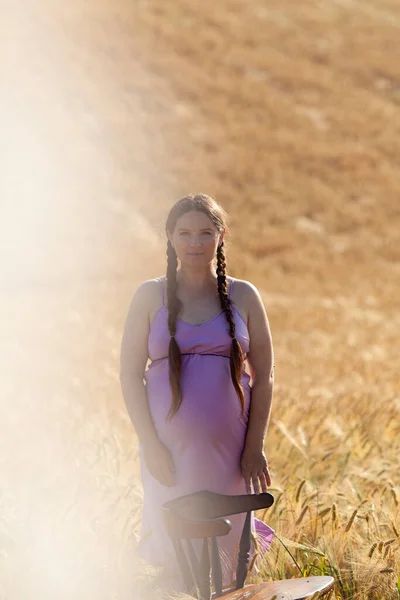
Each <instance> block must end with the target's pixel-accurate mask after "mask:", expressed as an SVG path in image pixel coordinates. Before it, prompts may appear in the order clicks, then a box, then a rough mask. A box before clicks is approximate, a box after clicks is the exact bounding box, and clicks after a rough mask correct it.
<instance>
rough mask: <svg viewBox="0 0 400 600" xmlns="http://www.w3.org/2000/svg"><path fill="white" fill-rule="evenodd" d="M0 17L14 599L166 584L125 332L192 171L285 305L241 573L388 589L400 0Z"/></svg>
mask: <svg viewBox="0 0 400 600" xmlns="http://www.w3.org/2000/svg"><path fill="white" fill-rule="evenodd" d="M0 33H1V39H2V48H3V52H2V77H1V83H0V86H1V87H0V89H1V111H0V124H1V131H2V136H1V137H2V144H1V146H0V148H1V150H0V152H1V180H0V195H1V198H0V216H1V219H0V227H1V236H0V248H1V255H2V257H3V260H2V268H1V271H0V305H1V313H2V319H1V338H0V339H1V345H0V356H1V359H2V366H3V368H2V370H1V404H0V406H1V425H0V427H1V430H0V462H1V487H0V575H1V576H0V599H1V600H20V599H21V600H22V599H24V600H25V599H29V600H32V599H35V600H36V599H37V600H39V599H40V600H47V599H49V600H55V599H57V600H64V599H65V600H67V599H68V600H72V599H74V600H79V599H81V598H82V599H83V598H85V600H94V599H96V600H101V599H103V598H104V599H106V598H107V600H114V599H115V600H153V599H155V598H161V597H164V596H165V597H167V595H168V594H167V592H164V591H162V590H161V589H159V580H158V573H157V572H156V571H154V570H152V569H151V568H148V567H146V565H144V564H141V563H140V561H138V559H137V558H136V556H135V549H136V545H137V540H138V535H139V527H140V510H141V504H142V498H143V494H142V488H141V483H140V476H139V466H138V456H137V441H136V437H135V433H134V430H133V427H132V425H131V423H130V421H129V418H128V416H127V412H126V409H125V406H124V403H123V399H122V394H121V390H120V385H119V379H118V370H119V344H120V338H121V333H122V327H123V323H124V319H125V315H126V312H127V308H128V305H129V302H130V299H131V296H132V294H133V292H134V290H135V288H136V286H137V285H138V283H139V282H141V281H143V280H144V279H148V278H151V277H155V276H159V275H161V274H162V273H164V272H165V264H166V263H165V249H166V245H165V239H164V233H163V227H164V222H165V218H166V215H167V212H168V209H169V207H170V206H171V204H172V203H173V202H174V201H175V200H176V199H178V198H179V197H180V196H182V195H184V194H186V193H188V192H205V193H208V194H211V195H213V196H215V198H216V199H217V200H218V201H220V202H221V203H222V204H223V206H224V207H225V209H226V210H227V211H228V213H229V215H230V235H229V243H228V271H229V273H230V274H231V275H233V276H234V277H238V278H242V279H246V280H249V281H251V282H252V283H254V284H255V285H256V286H257V287H258V289H259V290H260V292H261V294H262V297H263V300H264V303H265V306H266V309H267V313H268V317H269V320H270V324H271V329H272V335H273V342H274V349H275V378H276V383H275V391H274V402H273V411H272V418H271V423H270V428H269V431H268V436H267V440H266V454H267V456H268V460H269V463H270V467H271V472H272V490H271V491H272V493H273V494H274V496H275V504H274V506H273V507H272V508H271V509H270V510H269V511H268V513H266V514H265V515H260V516H261V517H264V518H265V520H266V521H267V522H268V524H269V525H270V526H271V527H273V528H274V529H275V530H276V533H277V536H276V538H275V539H274V541H273V543H272V545H271V548H270V550H269V552H268V553H267V555H266V556H265V557H263V561H262V567H261V572H260V574H259V575H258V576H255V575H253V576H252V577H253V580H256V579H257V577H258V578H262V579H274V578H287V577H292V576H300V575H318V574H332V575H333V576H334V577H335V580H336V584H335V589H334V592H333V594H332V596H331V597H332V598H335V599H338V600H339V599H348V600H350V599H351V600H353V599H354V600H367V599H368V600H394V599H396V598H397V599H398V598H400V506H399V503H400V458H399V456H400V419H399V417H400V396H399V392H400V377H399V358H398V356H399V346H398V334H399V325H400V313H399V310H398V307H399V300H400V293H399V275H400V239H399V238H400V235H399V232H400V204H399V197H400V169H399V157H400V67H399V64H400V62H399V56H400V4H399V2H398V0H380V1H379V2H378V0H304V1H303V2H298V1H297V0H284V1H282V0H281V1H280V2H278V1H276V0H271V1H270V2H268V3H266V2H262V1H261V0H254V1H253V2H252V3H247V2H245V1H244V0H230V1H228V0H221V1H220V2H219V3H212V2H211V1H205V2H203V3H200V4H195V3H192V2H188V1H187V0H175V1H174V3H165V2H162V1H161V0H133V1H132V2H128V1H127V0H115V2H113V3H109V2H106V1H105V0H98V1H97V2H94V0H86V1H85V2H83V1H82V0H72V1H71V2H69V3H54V2H53V3H50V2H49V1H48V0H37V2H35V3H27V2H25V3H20V4H18V3H13V4H12V3H11V2H5V3H2V19H1V23H0ZM250 580H251V578H250ZM172 596H173V594H172Z"/></svg>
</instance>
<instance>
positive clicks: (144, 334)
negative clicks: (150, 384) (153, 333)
mask: <svg viewBox="0 0 400 600" xmlns="http://www.w3.org/2000/svg"><path fill="white" fill-rule="evenodd" d="M158 285H159V283H158V282H156V281H154V280H153V281H145V282H144V283H142V284H141V285H140V286H139V287H138V289H137V290H136V292H135V295H134V296H133V299H132V302H131V305H130V307H129V311H128V315H127V317H126V320H125V326H124V332H123V335H122V341H121V358H120V382H121V388H122V392H123V395H124V400H125V405H126V408H127V411H128V414H129V417H130V419H131V421H132V423H133V426H134V427H135V430H136V433H137V436H138V438H139V441H140V443H141V446H142V448H143V458H144V461H145V463H146V466H147V468H148V470H149V471H150V473H151V474H152V476H153V477H154V478H155V479H157V481H159V482H160V483H161V484H162V485H165V486H168V487H171V486H173V485H175V466H174V462H173V458H172V455H171V452H170V450H169V449H168V448H167V447H166V446H165V445H164V444H163V443H162V442H161V440H160V439H159V437H158V434H157V431H156V428H155V426H154V422H153V419H152V417H151V413H150V409H149V404H148V400H147V393H146V387H145V384H144V380H143V378H144V371H145V368H146V363H147V359H148V350H147V346H148V337H149V329H150V324H149V308H150V307H151V306H152V299H153V298H154V294H155V293H159V290H158V289H157V290H155V286H158Z"/></svg>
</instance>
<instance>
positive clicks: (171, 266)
mask: <svg viewBox="0 0 400 600" xmlns="http://www.w3.org/2000/svg"><path fill="white" fill-rule="evenodd" d="M167 257H168V262H167V298H168V330H169V334H170V336H171V339H170V342H169V348H168V363H169V382H170V385H171V391H172V404H171V408H170V410H169V413H168V417H167V418H168V419H171V417H173V416H174V414H175V413H176V412H177V410H178V408H179V407H180V405H181V403H182V390H181V386H180V376H181V367H182V355H181V351H180V349H179V346H178V343H177V341H176V339H175V334H176V320H177V318H178V314H179V311H180V309H181V302H180V301H179V299H178V297H177V293H176V289H177V285H176V271H177V267H178V259H177V256H176V252H175V250H174V248H173V246H172V244H171V242H170V241H169V240H168V245H167Z"/></svg>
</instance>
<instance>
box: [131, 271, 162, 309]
mask: <svg viewBox="0 0 400 600" xmlns="http://www.w3.org/2000/svg"><path fill="white" fill-rule="evenodd" d="M164 279H165V278H163V277H155V278H154V279H146V281H142V282H141V283H140V284H139V285H138V286H137V288H136V290H135V293H134V295H135V296H137V297H140V298H141V299H142V300H143V301H144V302H148V303H149V306H151V305H152V304H153V303H154V302H156V303H157V301H158V300H159V299H160V297H162V288H163V286H164Z"/></svg>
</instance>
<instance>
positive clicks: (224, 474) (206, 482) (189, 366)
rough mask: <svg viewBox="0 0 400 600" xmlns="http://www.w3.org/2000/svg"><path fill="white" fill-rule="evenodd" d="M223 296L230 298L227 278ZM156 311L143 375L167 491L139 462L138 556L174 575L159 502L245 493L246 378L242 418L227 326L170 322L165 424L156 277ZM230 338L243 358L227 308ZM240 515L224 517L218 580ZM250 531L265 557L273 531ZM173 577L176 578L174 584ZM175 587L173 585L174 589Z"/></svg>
mask: <svg viewBox="0 0 400 600" xmlns="http://www.w3.org/2000/svg"><path fill="white" fill-rule="evenodd" d="M230 279H231V285H230V290H229V296H231V294H232V287H233V281H234V280H233V278H230ZM159 282H160V290H161V295H162V296H161V297H162V306H161V307H160V308H159V310H158V311H157V312H156V314H155V315H154V318H153V320H152V323H151V326H150V333H149V340H148V353H149V358H150V360H151V364H150V366H149V368H148V370H147V371H146V372H145V380H146V391H147V398H148V403H149V408H150V412H151V415H152V418H153V421H154V424H155V427H156V430H157V433H158V436H159V438H160V439H161V441H162V442H163V443H164V444H165V445H166V446H167V447H168V448H169V450H170V451H171V454H172V458H173V460H174V464H175V469H176V472H175V481H176V485H175V486H174V487H166V486H163V485H162V484H160V483H159V482H158V481H157V480H155V479H154V478H153V477H152V475H151V474H150V472H149V471H148V470H147V468H146V465H145V463H144V461H143V459H142V454H141V447H140V446H139V455H140V459H141V475H142V482H143V491H144V504H143V512H142V532H141V533H142V535H141V542H140V547H139V553H140V555H141V556H142V558H144V559H145V560H146V561H147V562H149V563H150V564H153V565H159V566H166V567H167V569H168V571H169V572H170V573H175V574H177V572H178V570H177V564H176V559H175V555H174V551H173V547H172V544H171V542H170V540H169V538H168V536H167V535H166V532H165V530H164V525H163V522H162V518H161V514H160V507H161V505H162V504H163V503H164V502H167V501H168V500H171V499H173V498H177V497H179V496H183V495H185V494H190V493H192V492H196V491H200V490H210V491H212V492H217V493H221V494H232V495H234V494H245V493H246V488H245V481H244V478H243V475H242V473H241V470H240V458H241V455H242V451H243V447H244V442H245V435H246V427H247V422H248V413H249V406H250V394H251V387H250V384H249V382H250V377H249V375H248V374H247V373H246V371H245V370H244V368H243V373H242V385H243V389H244V395H245V410H244V415H243V416H241V415H240V410H241V406H240V400H239V398H238V396H237V393H236V391H235V389H234V387H233V384H232V379H231V373H230V362H229V357H230V352H231V344H232V340H231V337H230V335H229V329H228V322H227V320H226V317H225V314H224V313H223V312H222V311H221V312H220V313H219V314H218V315H217V316H216V317H214V318H213V319H211V320H209V321H207V322H206V323H203V324H202V325H192V324H190V323H187V322H186V321H183V320H182V319H178V320H177V328H176V341H177V343H178V345H179V348H180V350H181V353H182V372H181V388H182V398H183V399H182V404H181V406H180V408H179V410H178V412H177V413H176V414H175V416H174V417H172V419H171V420H170V421H166V417H167V414H168V411H169V409H170V406H171V390H170V385H169V377H168V346H169V342H170V335H169V331H168V309H167V308H166V306H165V304H164V291H163V290H164V288H163V280H162V279H161V278H159ZM232 309H233V316H234V321H235V325H236V338H237V340H238V341H239V343H240V345H241V347H242V350H243V353H244V354H245V356H246V354H247V352H248V351H249V341H250V340H249V332H248V329H247V325H246V323H245V321H244V319H243V318H242V317H241V315H240V313H239V312H238V311H237V309H236V308H235V307H234V305H233V307H232ZM244 518H245V515H234V516H230V517H229V520H230V521H231V523H232V530H231V532H230V533H229V534H228V535H226V536H223V537H220V538H219V539H218V544H219V547H220V549H221V551H222V554H223V557H224V561H223V562H224V565H223V569H224V581H225V583H227V584H228V583H230V582H231V580H232V578H233V577H234V569H235V566H236V559H237V554H236V553H237V548H238V543H239V539H240V534H241V531H242V527H243V523H244ZM252 528H253V531H254V532H255V533H256V534H258V540H259V543H260V545H261V547H263V549H264V550H265V549H266V548H267V547H268V545H269V543H270V542H271V539H272V537H273V533H274V532H273V530H272V529H270V528H269V527H268V526H267V525H265V524H264V523H262V522H261V521H259V520H258V519H254V518H253V523H252ZM178 580H179V576H178V575H177V578H176V582H178ZM176 585H177V586H179V585H178V583H176Z"/></svg>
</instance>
